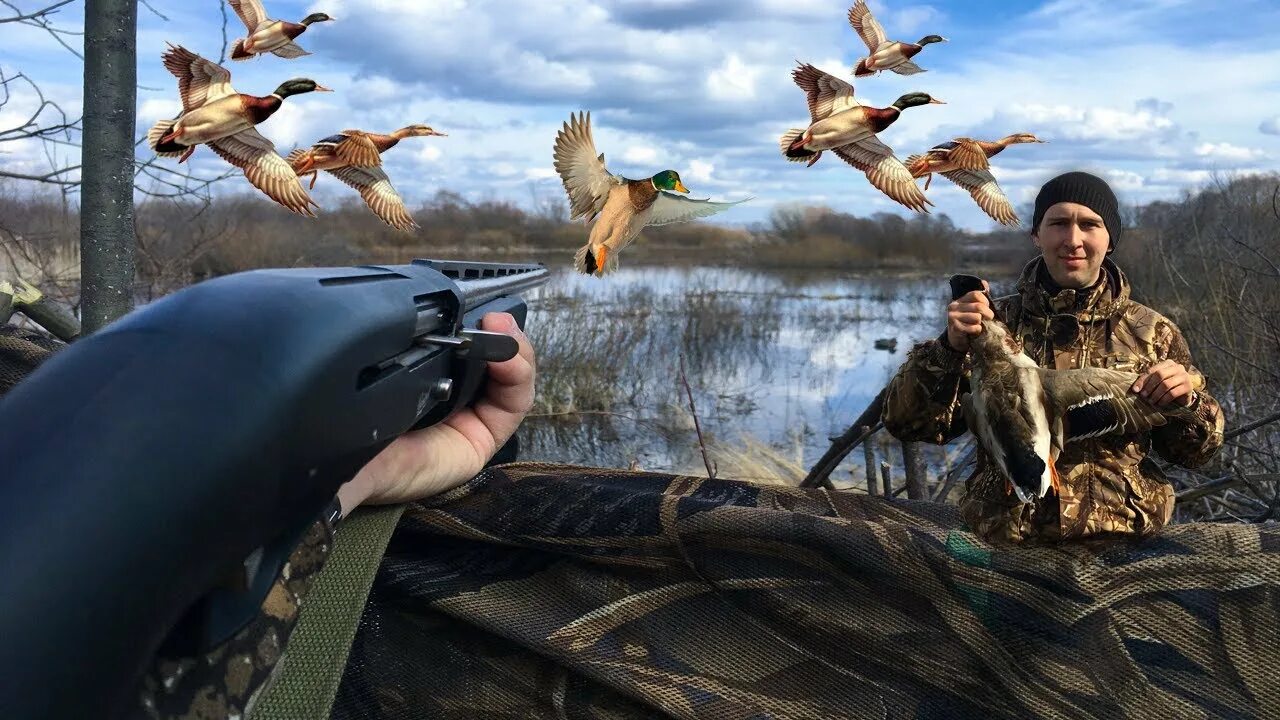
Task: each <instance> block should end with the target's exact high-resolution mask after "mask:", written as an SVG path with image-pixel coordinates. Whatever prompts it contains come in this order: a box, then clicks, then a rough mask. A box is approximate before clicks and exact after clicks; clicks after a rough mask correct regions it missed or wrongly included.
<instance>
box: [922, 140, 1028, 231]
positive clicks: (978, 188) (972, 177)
mask: <svg viewBox="0 0 1280 720" xmlns="http://www.w3.org/2000/svg"><path fill="white" fill-rule="evenodd" d="M1043 142H1047V141H1045V140H1041V139H1039V138H1037V137H1036V136H1035V135H1032V134H1031V133H1015V134H1013V135H1006V136H1004V137H1002V138H1000V139H999V140H996V141H994V142H987V141H985V140H974V139H973V138H967V137H958V138H956V139H954V140H952V141H950V142H944V143H942V144H940V145H934V146H933V147H932V148H931V149H930V150H928V151H927V152H925V153H923V154H920V155H911V156H910V157H908V158H907V168H908V169H909V170H910V171H911V176H912V177H917V178H918V177H924V178H925V181H924V189H925V190H928V189H929V183H931V182H933V173H941V174H942V176H943V177H945V178H947V179H948V180H950V181H951V182H953V183H955V184H957V185H959V186H960V187H962V188H964V189H965V190H968V191H969V195H971V196H972V197H973V199H974V200H975V201H976V202H977V203H978V207H980V208H982V211H983V212H985V213H986V214H988V215H990V216H991V218H992V219H993V220H995V221H996V222H999V223H1002V224H1004V225H1017V224H1018V215H1017V213H1015V212H1014V211H1013V204H1012V203H1010V202H1009V198H1007V197H1005V194H1004V192H1002V191H1001V190H1000V186H999V185H998V184H997V183H996V179H995V177H994V176H993V175H992V174H991V169H990V165H989V164H988V162H987V161H988V160H989V159H990V158H991V157H992V156H993V155H996V154H997V153H999V152H1000V151H1001V150H1004V149H1005V148H1007V147H1009V146H1010V145H1014V144H1017V143H1043Z"/></svg>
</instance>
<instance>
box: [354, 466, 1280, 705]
mask: <svg viewBox="0 0 1280 720" xmlns="http://www.w3.org/2000/svg"><path fill="white" fill-rule="evenodd" d="M338 532H339V540H338V542H341V540H340V538H341V528H339V531H338ZM1278 584H1280V529H1278V528H1277V526H1276V525H1275V524H1270V525H1264V526H1258V525H1225V524H1220V525H1218V524H1215V525H1210V524H1197V525H1175V526H1171V527H1169V528H1167V529H1166V530H1165V531H1164V532H1163V533H1162V534H1161V535H1159V536H1157V537H1155V538H1152V539H1148V540H1146V541H1143V542H1141V543H1139V544H1135V543H1131V542H1125V543H1123V544H1120V545H1116V546H1111V547H1100V546H1096V545H1095V546H1094V547H1093V548H1090V547H1086V546H1083V545H1079V544H1075V545H1062V546H1053V547H1045V546H1040V547H1036V546H1002V547H993V546H991V545H988V544H986V543H984V542H982V541H981V540H978V539H977V538H976V537H975V536H974V535H972V534H971V533H969V532H967V531H966V530H964V529H963V528H962V527H961V525H960V522H959V518H958V515H957V513H956V510H955V508H954V507H952V506H942V505H933V504H928V503H913V502H907V501H893V502H886V501H884V500H881V499H878V498H868V497H866V496H863V495H858V494H852V493H832V492H828V491H824V490H821V489H815V490H799V489H794V488H784V487H773V486H757V485H749V484H745V483H741V482H732V481H722V480H707V479H699V478H696V477H673V476H670V475H657V474H651V473H629V472H614V471H608V472H606V471H586V470H584V469H583V468H574V467H563V466H552V465H539V464H527V463H522V464H515V465H507V466H500V467H498V468H494V469H490V470H488V471H486V472H484V473H483V474H481V475H480V476H479V477H477V478H476V479H475V480H474V481H472V482H470V483H468V484H467V485H465V486H463V487H461V488H459V489H457V490H455V491H453V492H451V493H449V494H447V495H444V496H441V497H438V498H435V499H433V500H431V501H429V502H428V503H424V504H420V505H417V506H415V507H413V508H411V510H410V511H409V512H407V513H406V515H405V517H404V518H403V519H402V520H401V523H400V526H399V528H398V529H397V531H396V534H395V536H394V537H393V539H392V541H391V545H390V548H389V549H388V552H387V555H386V557H385V559H384V561H383V564H382V567H381V570H380V571H379V575H378V579H377V581H376V583H375V586H374V588H373V591H372V593H371V596H370V602H369V604H368V606H367V607H366V610H365V615H364V618H363V620H362V622H361V627H360V630H359V633H358V634H357V638H356V642H355V644H354V646H353V648H352V651H351V657H350V660H349V662H348V665H347V669H346V674H345V676H344V678H343V683H342V687H341V688H340V690H339V695H338V699H337V703H336V705H335V708H334V717H335V718H342V719H346V718H366V717H377V718H394V719H397V720H398V719H400V718H426V717H431V718H467V719H471V718H653V717H663V716H670V717H679V718H886V717H888V718H933V717H939V718H975V719H976V718H983V719H985V718H1029V717H1039V718H1159V719H1160V720H1169V719H1171V718H1204V717H1229V718H1280V676H1278V675H1277V668H1278V667H1280V626H1278V625H1277V616H1278V615H1280V594H1278V592H1277V586H1278Z"/></svg>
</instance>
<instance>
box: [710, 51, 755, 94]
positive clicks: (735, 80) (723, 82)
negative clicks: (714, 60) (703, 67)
mask: <svg viewBox="0 0 1280 720" xmlns="http://www.w3.org/2000/svg"><path fill="white" fill-rule="evenodd" d="M760 72H761V69H760V68H757V67H751V66H749V65H747V64H746V63H744V62H743V61H742V58H741V57H739V56H738V54H737V53H729V56H728V57H727V58H725V61H724V64H723V65H721V66H720V67H719V68H716V69H715V70H713V71H712V72H711V74H710V75H708V76H707V83H706V87H707V93H708V94H709V95H710V96H711V97H712V98H714V99H716V100H728V101H737V100H751V99H753V98H755V96H756V78H757V77H759V75H760Z"/></svg>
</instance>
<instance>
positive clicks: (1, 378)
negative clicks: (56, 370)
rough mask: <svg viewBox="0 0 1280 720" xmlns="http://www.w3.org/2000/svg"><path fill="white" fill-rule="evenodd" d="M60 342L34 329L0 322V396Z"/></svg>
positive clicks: (59, 345) (27, 373)
mask: <svg viewBox="0 0 1280 720" xmlns="http://www.w3.org/2000/svg"><path fill="white" fill-rule="evenodd" d="M62 346H63V343H61V342H59V341H57V340H54V339H52V338H50V337H48V336H47V335H43V334H41V333H38V332H35V331H34V330H24V329H22V328H20V327H18V326H17V325H10V324H0V397H3V396H4V395H5V394H6V393H8V392H9V391H10V390H11V389H13V386H14V385H17V384H18V383H19V382H21V381H22V380H23V378H25V377H26V376H27V375H29V374H31V372H32V371H34V370H35V369H36V368H37V367H39V366H40V363H42V362H44V361H45V358H47V357H49V356H50V355H52V354H53V353H54V352H55V351H56V350H57V349H58V348H60V347H62Z"/></svg>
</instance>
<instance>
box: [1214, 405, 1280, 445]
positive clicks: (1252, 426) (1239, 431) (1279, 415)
mask: <svg viewBox="0 0 1280 720" xmlns="http://www.w3.org/2000/svg"><path fill="white" fill-rule="evenodd" d="M1277 420H1280V412H1274V413H1271V414H1270V415H1268V416H1266V417H1264V418H1262V419H1261V420H1255V421H1253V422H1251V423H1249V424H1248V425H1244V426H1241V427H1238V428H1236V429H1234V430H1232V431H1231V432H1227V433H1223V434H1222V439H1223V440H1230V439H1231V438H1234V437H1238V436H1240V435H1243V434H1245V433H1247V432H1249V431H1250V430H1257V429H1258V428H1260V427H1262V426H1263V425H1269V424H1271V423H1273V422H1275V421H1277Z"/></svg>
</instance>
